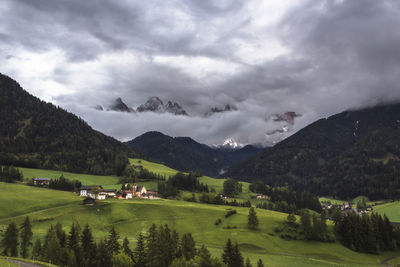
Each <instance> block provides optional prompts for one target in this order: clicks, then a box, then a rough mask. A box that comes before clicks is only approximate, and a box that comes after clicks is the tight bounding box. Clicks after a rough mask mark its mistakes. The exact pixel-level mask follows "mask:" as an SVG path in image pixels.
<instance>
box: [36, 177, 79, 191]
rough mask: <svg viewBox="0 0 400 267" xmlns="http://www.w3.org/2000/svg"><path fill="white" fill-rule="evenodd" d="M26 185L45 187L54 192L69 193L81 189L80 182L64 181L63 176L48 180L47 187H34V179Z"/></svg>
mask: <svg viewBox="0 0 400 267" xmlns="http://www.w3.org/2000/svg"><path fill="white" fill-rule="evenodd" d="M28 185H30V186H39V187H46V188H50V189H54V190H61V191H69V192H77V191H78V190H79V188H81V187H82V183H81V182H80V181H78V180H69V179H66V178H65V177H64V175H61V176H60V178H56V179H50V182H49V184H48V185H35V183H34V178H32V179H31V180H30V181H29V182H28Z"/></svg>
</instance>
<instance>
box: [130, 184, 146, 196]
mask: <svg viewBox="0 0 400 267" xmlns="http://www.w3.org/2000/svg"><path fill="white" fill-rule="evenodd" d="M132 191H133V195H134V196H135V197H144V196H146V194H147V189H146V187H145V186H140V185H139V186H138V185H137V184H133V188H132Z"/></svg>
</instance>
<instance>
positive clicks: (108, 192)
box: [102, 189, 117, 197]
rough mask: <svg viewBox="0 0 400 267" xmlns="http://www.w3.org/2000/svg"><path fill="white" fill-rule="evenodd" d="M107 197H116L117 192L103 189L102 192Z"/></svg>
mask: <svg viewBox="0 0 400 267" xmlns="http://www.w3.org/2000/svg"><path fill="white" fill-rule="evenodd" d="M102 192H103V193H104V194H105V195H106V196H107V197H116V196H117V190H115V189H103V191H102Z"/></svg>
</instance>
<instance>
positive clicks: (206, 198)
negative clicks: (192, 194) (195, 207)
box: [191, 192, 251, 207]
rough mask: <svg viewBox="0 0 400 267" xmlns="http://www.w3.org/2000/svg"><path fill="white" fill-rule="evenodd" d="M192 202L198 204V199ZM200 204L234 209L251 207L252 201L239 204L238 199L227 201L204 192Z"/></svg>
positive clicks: (216, 195) (217, 195) (214, 194)
mask: <svg viewBox="0 0 400 267" xmlns="http://www.w3.org/2000/svg"><path fill="white" fill-rule="evenodd" d="M191 201H192V202H197V200H196V199H194V200H193V199H192V200H191ZM199 202H200V203H206V204H215V205H226V206H232V207H251V203H250V201H245V202H238V201H237V200H236V199H234V200H227V199H224V198H222V197H221V195H220V194H216V193H206V192H203V193H202V194H201V195H200V197H199Z"/></svg>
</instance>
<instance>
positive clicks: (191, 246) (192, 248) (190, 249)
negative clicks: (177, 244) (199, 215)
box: [181, 233, 196, 261]
mask: <svg viewBox="0 0 400 267" xmlns="http://www.w3.org/2000/svg"><path fill="white" fill-rule="evenodd" d="M181 249H182V254H183V256H184V257H185V259H186V260H187V261H188V260H190V259H193V258H194V256H195V255H196V243H195V242H194V239H193V237H192V234H191V233H186V234H184V235H183V236H182V240H181Z"/></svg>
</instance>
